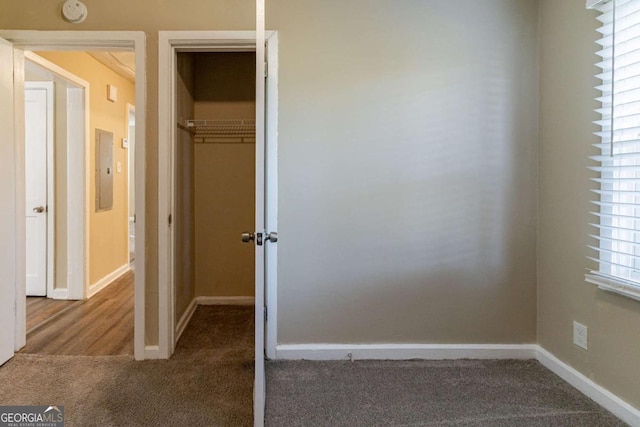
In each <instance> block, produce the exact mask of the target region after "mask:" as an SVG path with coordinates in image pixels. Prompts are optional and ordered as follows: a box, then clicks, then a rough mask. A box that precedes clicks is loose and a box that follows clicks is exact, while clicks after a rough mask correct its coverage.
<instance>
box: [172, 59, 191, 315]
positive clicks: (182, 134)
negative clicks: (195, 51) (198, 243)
mask: <svg viewBox="0 0 640 427" xmlns="http://www.w3.org/2000/svg"><path fill="white" fill-rule="evenodd" d="M177 68H178V75H177V86H176V101H177V106H176V117H177V119H178V123H180V124H182V126H184V125H185V120H189V119H192V118H193V107H194V102H193V85H194V80H193V57H192V56H191V55H188V54H179V55H178V61H177ZM176 126H177V129H176V135H177V144H176V183H175V188H176V194H175V198H176V199H175V206H176V209H175V212H174V215H175V220H174V227H175V228H174V230H175V236H174V238H175V253H174V256H175V259H176V265H175V271H174V274H175V277H174V282H175V294H176V316H175V321H176V323H177V322H179V321H180V319H181V317H182V315H183V314H184V313H185V311H186V310H187V308H188V307H189V304H190V303H191V301H193V298H194V297H195V263H194V250H195V234H194V233H195V228H194V227H195V222H194V221H195V214H194V202H195V199H194V185H193V179H194V161H195V159H194V144H193V138H192V136H191V133H189V132H188V131H187V130H186V129H185V128H184V127H180V126H178V125H177V124H176Z"/></svg>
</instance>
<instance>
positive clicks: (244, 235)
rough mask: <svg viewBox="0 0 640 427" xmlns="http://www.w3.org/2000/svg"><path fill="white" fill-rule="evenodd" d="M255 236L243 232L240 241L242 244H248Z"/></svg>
mask: <svg viewBox="0 0 640 427" xmlns="http://www.w3.org/2000/svg"><path fill="white" fill-rule="evenodd" d="M255 237H256V236H255V234H253V233H249V232H248V231H245V232H244V233H242V241H243V242H244V243H248V242H250V241H252V240H253V239H255Z"/></svg>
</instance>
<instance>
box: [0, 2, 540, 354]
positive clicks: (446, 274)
mask: <svg viewBox="0 0 640 427" xmlns="http://www.w3.org/2000/svg"><path fill="white" fill-rule="evenodd" d="M88 6H89V16H88V18H87V20H86V21H85V22H83V23H82V24H78V25H73V24H69V23H66V22H64V21H63V20H62V18H61V17H60V5H59V4H58V3H50V4H43V3H42V2H41V1H40V0H23V1H21V2H9V1H2V6H1V7H2V14H0V28H16V29H37V30H140V31H145V33H146V35H147V52H146V64H147V70H148V72H147V85H148V86H147V101H148V106H147V123H146V129H147V173H146V180H147V181H146V182H147V194H146V195H145V200H146V207H147V211H146V214H147V215H146V227H147V230H146V232H147V233H146V238H147V241H146V248H147V259H146V260H144V262H145V263H146V267H147V270H146V272H147V275H146V280H147V283H146V301H145V303H146V312H145V327H146V331H145V332H146V333H145V335H146V342H147V344H155V343H157V342H158V299H157V298H158V276H157V272H158V264H157V259H158V258H157V227H158V223H157V217H158V216H157V200H158V199H157V176H158V170H157V155H158V149H157V140H158V102H157V90H158V89H157V87H158V65H157V64H158V44H157V42H158V36H157V32H158V31H159V30H234V29H241V30H244V29H252V28H254V25H255V24H254V23H255V20H254V11H255V9H254V7H255V2H253V1H252V0H240V1H238V0H216V1H209V0H185V1H180V2H177V1H176V2H174V1H171V2H163V3H162V5H159V4H158V2H156V1H153V0H138V1H135V2H132V1H124V0H114V1H104V0H96V1H93V2H91V4H90V5H88ZM537 13H538V10H537V1H535V0H473V1H472V0H404V1H403V2H401V3H399V2H397V1H394V0H350V1H348V2H345V1H339V0H326V1H321V2H310V1H300V0H268V1H267V27H268V28H270V29H276V30H278V31H279V34H280V111H279V113H280V127H279V131H280V140H279V147H280V149H279V177H280V182H279V193H280V206H279V208H280V214H279V223H280V230H279V232H280V234H281V240H280V242H279V243H278V245H279V265H278V269H279V279H280V283H279V286H280V287H279V310H280V317H279V319H280V324H279V333H280V341H281V342H283V343H292V342H335V343H340V342H343V343H344V342H353V343H358V342H441V343H452V342H453V343H465V342H466V343H480V342H491V343H521V342H534V341H535V334H536V320H535V313H536V296H535V295H536V290H535V283H536V270H535V268H536V258H535V245H536V231H535V230H536V229H535V225H536V200H537V197H536V179H537V178H536V156H537V154H536V141H537V63H538V62H537V26H538V16H537ZM138 125H141V124H138ZM140 262H143V260H140Z"/></svg>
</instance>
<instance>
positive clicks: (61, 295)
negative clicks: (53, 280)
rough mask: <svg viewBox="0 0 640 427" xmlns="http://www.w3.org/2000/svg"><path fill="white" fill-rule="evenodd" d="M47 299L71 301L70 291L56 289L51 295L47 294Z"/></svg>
mask: <svg viewBox="0 0 640 427" xmlns="http://www.w3.org/2000/svg"><path fill="white" fill-rule="evenodd" d="M47 298H51V299H65V300H68V299H71V298H69V289H68V288H65V289H54V290H53V291H51V293H47Z"/></svg>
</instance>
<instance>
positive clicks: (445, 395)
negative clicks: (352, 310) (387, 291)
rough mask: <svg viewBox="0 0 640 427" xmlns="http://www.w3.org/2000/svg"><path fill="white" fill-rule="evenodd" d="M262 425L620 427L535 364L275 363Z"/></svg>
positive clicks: (271, 365) (270, 367)
mask: <svg viewBox="0 0 640 427" xmlns="http://www.w3.org/2000/svg"><path fill="white" fill-rule="evenodd" d="M267 390H268V393H267V416H266V418H267V426H268V427H290V426H291V427H293V426H323V427H325V426H326V427H329V426H349V427H359V426H362V427H365V426H366V427H370V426H371V427H372V426H447V425H455V426H585V427H587V426H607V427H609V426H624V425H625V424H624V423H623V422H621V421H620V420H618V419H617V418H615V417H614V416H613V415H611V414H610V413H608V412H606V411H605V410H604V409H603V408H601V407H600V406H598V405H597V404H596V403H595V402H593V401H591V400H590V399H589V398H587V397H585V396H584V395H582V394H581V393H580V392H579V391H577V390H576V389H574V388H573V387H571V386H570V385H569V384H567V383H566V382H564V381H563V380H562V379H560V378H559V377H557V376H556V375H555V374H553V373H552V372H551V371H549V370H547V369H546V368H545V367H543V366H542V365H541V364H540V363H538V362H537V361H534V360H487V361H479V360H457V361H403V362H399V361H355V362H349V361H337V362H310V361H274V362H269V363H268V365H267Z"/></svg>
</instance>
